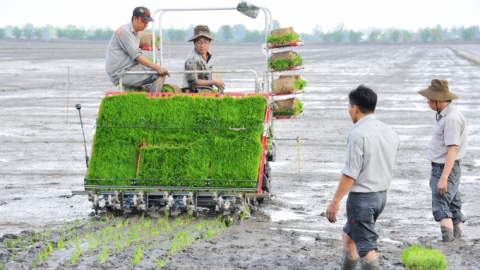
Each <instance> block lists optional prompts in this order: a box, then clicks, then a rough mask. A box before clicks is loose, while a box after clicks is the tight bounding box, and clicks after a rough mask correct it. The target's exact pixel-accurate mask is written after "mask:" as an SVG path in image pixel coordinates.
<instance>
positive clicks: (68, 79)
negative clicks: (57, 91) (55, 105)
mask: <svg viewBox="0 0 480 270" xmlns="http://www.w3.org/2000/svg"><path fill="white" fill-rule="evenodd" d="M68 107H70V66H67V125H68Z"/></svg>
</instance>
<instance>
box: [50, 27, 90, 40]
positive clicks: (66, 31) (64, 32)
mask: <svg viewBox="0 0 480 270" xmlns="http://www.w3.org/2000/svg"><path fill="white" fill-rule="evenodd" d="M85 32H86V31H85V29H83V28H77V27H76V26H75V25H71V24H70V25H67V27H65V28H59V29H57V36H58V38H68V39H74V40H80V39H84V38H85Z"/></svg>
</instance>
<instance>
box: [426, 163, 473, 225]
mask: <svg viewBox="0 0 480 270" xmlns="http://www.w3.org/2000/svg"><path fill="white" fill-rule="evenodd" d="M443 167H444V165H443V164H438V163H433V164H432V176H431V178H430V179H431V181H432V212H433V217H434V218H435V221H437V222H438V221H440V220H442V219H444V218H451V219H452V221H453V223H459V222H465V221H466V220H467V219H466V218H465V216H463V213H462V211H461V210H462V197H461V196H460V192H459V191H458V187H459V186H460V177H461V176H462V172H461V169H460V163H459V162H458V161H455V163H454V165H453V168H452V171H451V172H450V175H449V176H448V180H447V193H445V195H444V196H440V195H438V193H437V185H438V180H440V176H442V172H443Z"/></svg>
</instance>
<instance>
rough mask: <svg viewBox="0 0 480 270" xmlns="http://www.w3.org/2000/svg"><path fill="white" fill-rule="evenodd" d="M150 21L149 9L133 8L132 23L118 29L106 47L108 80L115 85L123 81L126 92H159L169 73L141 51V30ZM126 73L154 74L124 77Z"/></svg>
mask: <svg viewBox="0 0 480 270" xmlns="http://www.w3.org/2000/svg"><path fill="white" fill-rule="evenodd" d="M149 22H153V19H152V17H150V10H148V8H146V7H136V8H135V9H134V10H133V15H132V20H131V22H129V23H127V24H124V25H122V26H120V27H119V28H118V29H117V30H116V31H115V32H114V33H113V36H112V38H111V39H110V43H109V44H108V49H107V55H106V59H105V67H106V70H107V76H108V79H109V80H110V81H111V82H112V83H113V84H114V85H118V84H119V82H120V78H122V85H123V86H125V89H136V90H144V91H149V92H151V93H153V92H161V91H162V86H163V82H164V81H165V76H166V75H168V76H170V74H169V73H168V71H167V70H166V69H165V68H163V67H161V66H159V65H157V64H155V63H153V62H152V61H150V60H148V58H146V57H145V56H144V55H143V54H142V51H141V50H140V34H139V32H140V31H143V30H145V29H146V28H147V26H148V23H149ZM127 71H156V72H157V74H125V72H127Z"/></svg>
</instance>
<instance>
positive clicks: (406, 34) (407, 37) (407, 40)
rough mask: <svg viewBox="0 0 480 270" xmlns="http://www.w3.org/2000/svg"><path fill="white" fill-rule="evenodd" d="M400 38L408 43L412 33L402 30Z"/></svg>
mask: <svg viewBox="0 0 480 270" xmlns="http://www.w3.org/2000/svg"><path fill="white" fill-rule="evenodd" d="M402 38H403V41H404V42H409V41H411V40H412V33H410V31H408V30H403V31H402Z"/></svg>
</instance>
